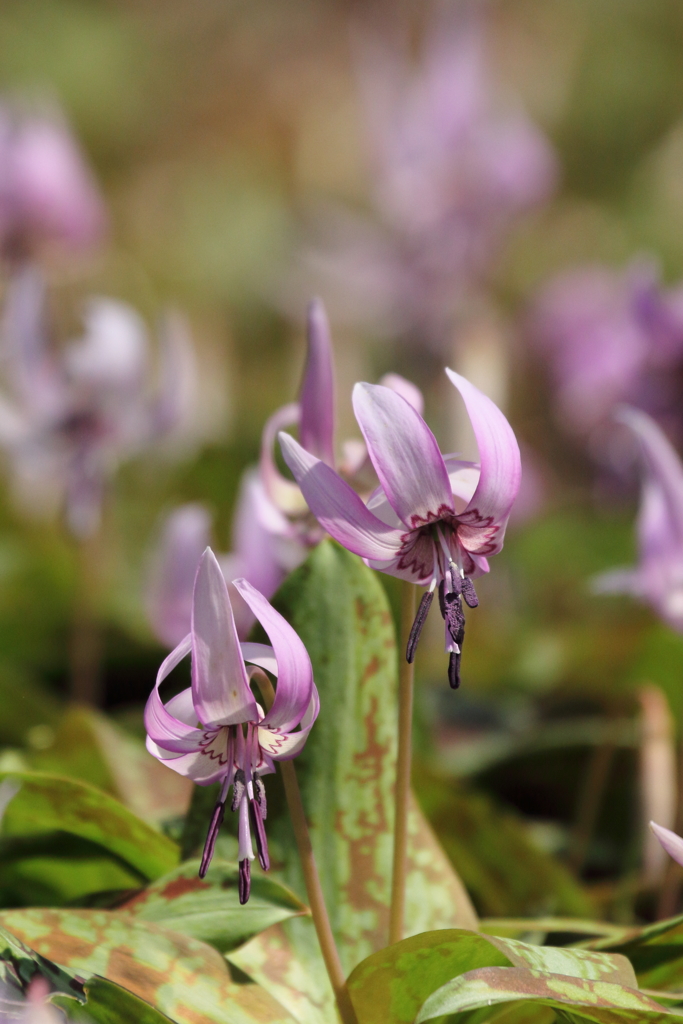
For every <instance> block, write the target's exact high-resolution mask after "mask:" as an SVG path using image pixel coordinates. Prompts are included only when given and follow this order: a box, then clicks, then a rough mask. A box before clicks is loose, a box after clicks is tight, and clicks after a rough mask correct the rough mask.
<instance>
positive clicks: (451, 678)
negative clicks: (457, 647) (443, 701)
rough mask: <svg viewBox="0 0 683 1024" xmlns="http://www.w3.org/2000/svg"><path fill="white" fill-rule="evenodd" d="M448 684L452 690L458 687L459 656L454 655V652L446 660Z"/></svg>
mask: <svg viewBox="0 0 683 1024" xmlns="http://www.w3.org/2000/svg"><path fill="white" fill-rule="evenodd" d="M448 682H449V683H450V686H451V689H452V690H457V689H458V687H459V686H460V654H459V653H457V654H456V653H455V651H454V652H453V653H452V654H451V655H450V657H449V659H448Z"/></svg>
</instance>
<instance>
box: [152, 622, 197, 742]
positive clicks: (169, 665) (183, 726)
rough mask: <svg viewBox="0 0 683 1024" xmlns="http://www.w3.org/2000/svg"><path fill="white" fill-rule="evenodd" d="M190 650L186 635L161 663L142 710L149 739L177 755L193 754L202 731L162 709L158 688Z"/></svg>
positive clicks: (190, 645) (190, 638) (190, 639)
mask: <svg viewBox="0 0 683 1024" xmlns="http://www.w3.org/2000/svg"><path fill="white" fill-rule="evenodd" d="M191 649H192V637H191V636H190V634H189V633H188V635H187V636H186V637H185V639H184V640H182V641H181V643H179V644H178V646H177V647H176V648H175V650H174V651H171V653H170V654H169V655H168V657H167V658H165V659H164V661H162V663H161V667H160V668H159V671H158V673H157V679H156V684H155V686H154V689H153V690H152V692H151V694H150V695H149V699H148V701H147V704H146V706H145V729H146V730H147V735H148V737H149V739H150V740H151V741H152V742H153V743H156V744H158V745H159V746H160V747H163V749H164V750H165V751H173V752H175V753H177V754H181V753H187V752H188V751H190V750H196V749H197V748H198V745H199V741H200V740H201V738H202V730H201V729H197V728H196V727H195V726H192V725H188V724H187V723H186V722H182V721H180V719H178V718H176V717H175V716H174V715H172V714H171V713H170V712H169V711H168V710H167V709H166V707H165V705H164V702H163V701H162V699H161V697H160V695H159V687H160V686H161V684H162V683H163V681H164V679H166V677H167V676H168V675H170V673H171V672H172V671H173V669H174V668H175V667H176V665H178V664H180V662H181V661H182V660H183V658H184V657H185V656H186V655H188V654H189V653H190V650H191Z"/></svg>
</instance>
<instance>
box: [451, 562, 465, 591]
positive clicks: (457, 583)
mask: <svg viewBox="0 0 683 1024" xmlns="http://www.w3.org/2000/svg"><path fill="white" fill-rule="evenodd" d="M449 568H450V570H451V583H452V584H453V591H452V592H453V593H454V594H458V595H460V594H462V592H463V583H464V582H465V581H464V580H463V578H462V576H461V575H460V573H459V571H458V569H456V567H455V563H454V562H451V564H450V567H449Z"/></svg>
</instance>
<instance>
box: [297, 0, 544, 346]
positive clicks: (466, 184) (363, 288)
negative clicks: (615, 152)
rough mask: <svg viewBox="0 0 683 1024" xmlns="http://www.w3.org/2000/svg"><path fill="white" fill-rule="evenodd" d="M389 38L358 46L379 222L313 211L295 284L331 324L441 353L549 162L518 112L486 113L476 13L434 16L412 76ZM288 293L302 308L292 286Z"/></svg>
mask: <svg viewBox="0 0 683 1024" xmlns="http://www.w3.org/2000/svg"><path fill="white" fill-rule="evenodd" d="M387 38H391V36H390V35H389V34H388V33H384V35H383V37H382V38H381V39H380V38H379V37H377V36H373V34H372V33H371V32H370V31H369V30H368V29H367V28H366V29H365V30H361V32H359V33H358V47H357V49H358V58H359V59H358V71H359V79H360V86H361V90H360V91H361V99H362V104H363V109H364V113H365V117H366V122H367V132H366V137H367V140H368V149H369V156H370V170H371V174H372V180H373V185H374V188H373V198H374V207H375V212H376V219H375V220H374V221H370V220H369V219H365V218H363V217H361V216H360V215H357V214H352V213H350V212H348V211H346V210H345V209H344V208H337V209H335V210H333V211H322V212H321V215H320V216H319V217H318V219H317V223H314V229H315V232H316V235H317V239H316V241H315V242H313V243H312V244H311V245H309V246H308V248H307V249H305V250H304V251H303V253H302V262H303V268H302V269H303V273H302V274H300V272H297V273H299V274H300V277H303V281H304V282H306V284H305V287H306V289H307V290H308V288H310V282H311V276H312V277H313V279H314V280H317V281H318V282H319V285H320V287H321V288H323V289H324V291H325V294H326V295H328V296H329V298H330V301H331V303H332V311H333V315H334V318H335V320H338V322H340V323H342V322H346V323H352V324H354V325H357V324H359V323H360V324H365V325H368V326H370V327H371V328H372V329H374V330H378V331H380V332H382V333H389V334H392V333H396V332H399V333H402V334H406V333H408V334H412V335H413V336H416V337H418V338H419V339H420V340H421V341H422V342H423V343H427V344H429V345H431V346H432V347H434V348H436V349H437V350H442V349H443V347H444V345H447V344H448V343H450V341H451V339H452V333H453V317H454V314H455V312H456V310H457V308H458V304H459V303H460V301H461V299H462V297H463V292H464V290H465V289H467V288H469V287H470V286H471V285H472V284H473V283H475V282H477V281H478V280H480V279H481V277H482V276H483V275H484V274H485V273H486V272H487V270H488V268H489V266H490V264H491V262H492V260H493V258H494V256H495V254H496V253H497V251H498V249H499V247H500V245H501V242H502V240H503V239H504V237H505V235H506V233H507V232H508V230H509V228H510V226H511V225H512V224H513V223H514V222H515V220H516V219H517V218H518V217H519V215H520V214H522V213H524V212H525V211H527V210H529V209H531V208H533V207H534V206H535V205H537V204H538V203H539V202H541V201H542V200H544V199H546V198H547V197H548V195H549V194H550V192H551V190H552V188H553V186H554V183H555V179H556V164H555V158H554V155H553V153H552V151H551V149H550V146H549V144H548V142H547V141H546V139H545V138H544V136H543V135H542V133H541V132H540V131H539V130H538V129H537V128H536V127H535V125H534V124H533V123H532V122H531V121H530V120H529V119H528V118H527V117H526V115H525V114H524V113H523V112H522V111H521V110H520V109H519V108H518V107H517V106H516V105H513V106H512V108H511V109H508V110H503V109H501V108H500V107H499V106H497V105H496V103H495V102H494V101H493V99H492V97H491V95H490V88H489V81H488V78H489V76H488V68H487V62H486V58H485V54H484V39H483V24H482V20H481V17H480V15H479V14H478V13H477V12H476V11H475V9H474V6H473V5H471V4H469V5H464V6H463V5H461V7H460V9H459V10H458V9H456V7H455V5H449V6H448V8H447V7H446V5H444V6H443V10H442V11H441V12H440V13H439V15H438V16H437V17H435V18H434V19H433V21H432V24H431V25H430V26H429V28H428V31H427V35H426V38H425V42H424V47H423V52H422V55H421V59H420V60H419V61H418V62H417V63H416V62H415V60H414V59H413V56H412V54H411V53H410V40H409V39H408V33H407V32H406V33H405V38H404V39H403V40H400V39H398V38H395V37H394V39H393V45H390V44H388V43H387ZM292 284H293V285H294V290H293V292H292V288H291V285H292ZM287 291H288V292H289V294H290V295H291V294H293V295H294V297H295V301H296V302H298V301H299V297H300V294H301V290H300V289H299V288H298V287H297V278H296V276H295V278H294V281H293V282H292V281H288V282H287ZM285 301H287V300H285Z"/></svg>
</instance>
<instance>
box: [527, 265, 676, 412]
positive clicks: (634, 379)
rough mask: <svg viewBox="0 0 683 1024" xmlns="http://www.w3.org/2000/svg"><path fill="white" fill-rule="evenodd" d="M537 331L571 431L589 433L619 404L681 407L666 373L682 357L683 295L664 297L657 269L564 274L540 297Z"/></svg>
mask: <svg viewBox="0 0 683 1024" xmlns="http://www.w3.org/2000/svg"><path fill="white" fill-rule="evenodd" d="M531 327H532V331H533V335H534V337H535V340H536V343H537V345H538V347H539V349H540V350H541V351H542V352H543V353H544V354H546V355H547V357H548V359H549V361H550V366H551V370H552V373H553V377H554V380H555V386H556V388H557V391H558V400H559V411H560V414H561V417H562V419H563V421H564V422H565V424H567V425H568V426H569V427H571V428H572V429H574V430H578V431H580V432H581V431H586V430H589V429H590V428H591V427H593V426H595V425H596V424H597V423H599V422H600V421H601V420H603V419H604V418H605V417H606V416H608V415H609V414H610V413H611V411H612V409H613V408H614V405H615V404H616V403H618V402H622V401H630V402H637V403H638V404H639V405H647V406H649V407H650V408H653V407H654V408H662V407H666V406H667V405H668V404H670V403H671V402H672V400H676V401H677V394H674V393H673V392H672V390H671V389H672V383H671V376H670V373H669V372H668V371H669V369H670V367H671V366H672V364H674V363H676V362H680V360H681V357H682V356H683V291H681V290H680V289H679V290H675V291H664V290H663V289H662V287H661V286H660V285H659V283H658V280H657V272H656V269H655V268H654V267H653V266H652V265H651V264H648V263H644V262H643V261H636V262H634V263H632V264H631V265H630V266H629V267H627V268H626V270H624V271H615V270H611V269H609V268H607V267H602V266H591V267H584V268H582V269H580V270H574V271H570V272H568V273H565V274H561V275H560V276H559V277H557V278H556V279H555V280H554V281H551V282H550V284H548V285H546V286H545V288H544V289H543V290H542V292H541V293H540V295H539V297H538V299H537V301H536V304H535V308H534V310H533V314H532V325H531Z"/></svg>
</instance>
